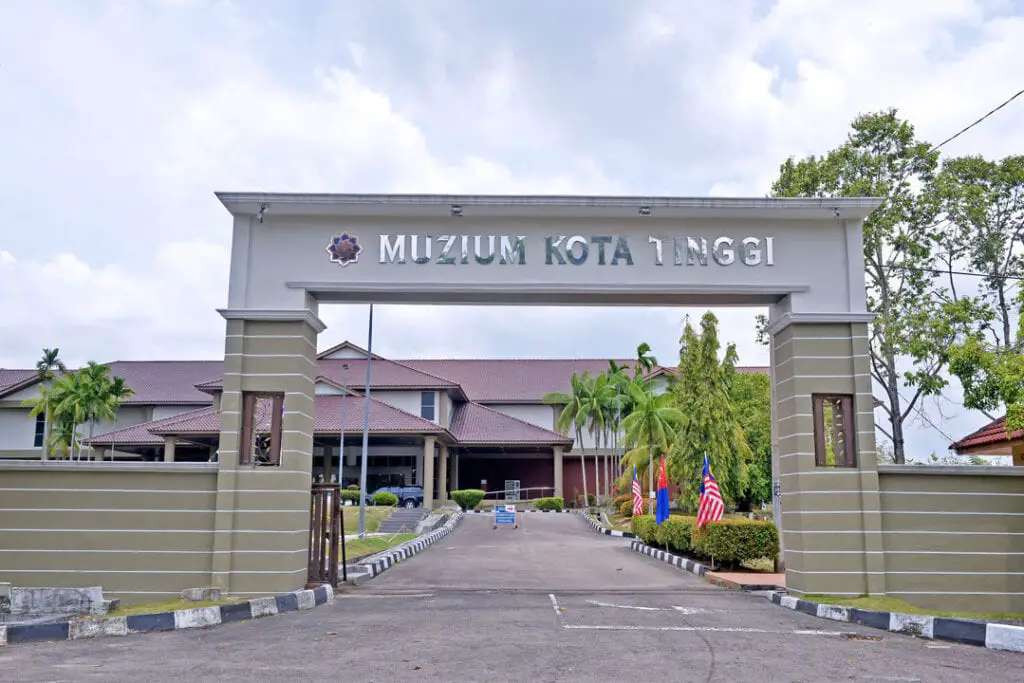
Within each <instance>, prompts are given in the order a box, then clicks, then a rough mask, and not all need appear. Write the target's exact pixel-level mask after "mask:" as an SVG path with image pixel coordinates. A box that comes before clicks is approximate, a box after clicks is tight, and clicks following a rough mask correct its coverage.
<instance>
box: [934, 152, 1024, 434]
mask: <svg viewBox="0 0 1024 683" xmlns="http://www.w3.org/2000/svg"><path fill="white" fill-rule="evenodd" d="M932 196H933V199H934V201H935V202H936V203H937V205H938V207H939V210H940V211H941V212H942V214H943V215H944V217H945V218H946V220H947V221H948V223H949V226H950V227H949V229H947V230H946V231H945V236H946V237H945V243H946V246H947V248H946V251H945V254H944V258H943V264H944V266H945V268H944V270H945V271H946V274H947V277H948V278H949V283H950V290H951V291H952V293H953V296H954V298H955V297H956V296H957V293H956V285H955V277H954V276H955V272H954V269H955V268H956V266H957V264H961V263H962V264H966V266H967V267H968V268H969V269H970V271H971V272H975V273H980V274H982V278H981V280H980V282H979V286H978V289H979V298H980V307H981V315H980V316H979V317H980V319H981V322H982V324H981V326H980V328H979V329H978V330H976V331H975V332H974V333H973V334H970V335H967V337H966V338H965V339H964V340H963V341H960V342H958V343H955V344H953V345H951V346H950V348H949V354H948V358H949V370H950V372H951V373H952V374H953V375H955V376H956V377H957V379H959V380H960V383H961V385H962V386H963V390H964V406H966V407H967V408H972V409H975V410H980V411H982V412H983V413H985V414H986V415H988V417H989V418H990V419H994V417H995V416H994V415H993V412H994V411H997V410H999V409H1000V408H1002V409H1004V410H1005V411H1006V423H1007V431H1013V430H1015V429H1024V328H1022V327H1021V325H1020V317H1021V313H1024V290H1022V289H1020V288H1019V286H1020V282H1021V279H1022V278H1024V156H1011V157H1006V158H1005V159H1003V160H1001V161H998V162H996V161H987V160H985V159H984V158H982V157H980V156H969V157H960V158H956V159H950V160H947V161H945V162H944V163H943V166H942V171H941V172H940V173H939V175H938V178H937V179H936V182H935V183H934V187H933V189H932ZM1014 287H1017V288H1018V290H1017V293H1016V295H1014V293H1013V291H1012V290H1013V288H1014ZM1014 328H1016V329H1014Z"/></svg>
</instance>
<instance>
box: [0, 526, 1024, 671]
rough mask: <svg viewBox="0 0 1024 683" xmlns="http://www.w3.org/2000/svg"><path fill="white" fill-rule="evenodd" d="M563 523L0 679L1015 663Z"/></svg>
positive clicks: (76, 645)
mask: <svg viewBox="0 0 1024 683" xmlns="http://www.w3.org/2000/svg"><path fill="white" fill-rule="evenodd" d="M627 545H628V542H626V541H624V540H623V539H616V538H611V537H607V536H602V535H598V534H595V533H593V532H592V531H591V530H590V528H589V527H588V526H587V525H586V523H585V522H584V521H583V520H581V519H580V518H578V517H576V516H575V515H553V514H547V515H542V514H528V515H525V517H524V521H523V524H522V526H521V527H520V528H519V529H517V530H512V529H508V528H505V527H503V528H500V529H497V530H494V529H492V528H491V523H490V518H489V517H488V516H485V515H469V516H467V517H466V518H465V519H464V520H463V521H462V523H461V524H460V526H459V528H458V529H457V530H456V531H455V532H454V533H452V534H449V535H448V536H447V537H445V538H444V539H443V540H442V541H440V542H439V543H437V544H436V545H434V546H432V547H431V548H430V549H428V550H427V551H425V552H424V553H422V554H420V555H417V556H416V557H414V558H412V559H410V560H408V561H407V562H406V563H403V564H400V565H398V566H396V567H393V568H392V569H390V570H389V571H387V572H385V573H384V574H383V575H381V576H380V577H378V578H377V579H374V580H373V581H370V582H368V583H366V584H365V585H363V586H360V587H357V588H349V589H347V590H346V591H344V592H343V593H342V594H340V595H339V596H338V599H337V601H336V602H335V604H334V605H332V606H329V607H328V606H325V607H319V608H317V609H315V610H311V611H309V612H302V613H289V614H284V615H279V616H276V617H268V618H264V619H260V620H257V621H250V622H244V623H238V624H230V625H225V626H220V627H217V628H214V629H210V630H208V631H202V630H196V631H179V632H173V633H161V634H150V635H138V636H129V637H127V638H109V639H104V640H95V641H75V642H63V643H46V644H31V645H28V644H27V645H17V646H11V647H8V648H6V649H4V650H0V681H91V680H96V681H100V680H102V681H132V682H133V683H135V682H137V681H139V680H145V681H181V680H188V681H190V682H192V681H261V682H262V681H289V682H290V683H294V681H296V680H316V681H319V680H341V681H359V682H364V681H377V682H385V681H530V682H531V683H533V682H536V681H616V682H622V681H666V682H668V681H672V682H673V683H675V682H678V681H757V682H761V681H809V682H810V681H813V682H814V683H820V682H823V681H942V682H947V681H948V682H956V681H972V682H973V681H979V680H984V681H987V682H989V683H996V682H1000V681H1019V680H1020V672H1021V671H1022V669H1024V657H1022V656H1021V655H1019V654H1013V653H1006V652H994V651H990V650H985V649H983V648H977V647H970V646H962V645H955V644H946V643H936V642H932V641H927V640H920V639H915V638H911V637H909V636H902V635H896V634H889V633H885V632H882V631H876V630H873V629H867V628H863V627H859V626H853V625H850V624H838V623H835V622H828V621H824V620H820V619H817V618H815V617H810V616H807V615H805V614H801V613H798V612H794V611H791V610H785V609H781V608H779V607H777V606H775V605H772V604H770V603H769V602H768V601H767V600H765V599H764V598H763V597H760V596H756V595H748V594H742V593H737V592H731V591H726V590H722V589H718V588H715V587H712V586H710V585H708V584H706V583H704V582H702V581H701V580H699V579H697V578H696V577H693V576H690V575H686V574H683V573H681V572H679V571H677V570H675V569H672V568H671V567H669V566H667V565H665V564H663V563H660V562H656V561H654V560H652V559H651V558H647V557H643V556H640V555H637V554H635V553H631V552H630V551H629V550H628V547H627Z"/></svg>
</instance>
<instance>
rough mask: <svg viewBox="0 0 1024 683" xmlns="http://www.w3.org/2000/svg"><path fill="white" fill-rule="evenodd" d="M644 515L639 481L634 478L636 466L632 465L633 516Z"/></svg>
mask: <svg viewBox="0 0 1024 683" xmlns="http://www.w3.org/2000/svg"><path fill="white" fill-rule="evenodd" d="M642 514H644V498H643V496H642V495H641V491H640V480H639V479H637V478H636V465H633V516H634V517H639V516H640V515H642Z"/></svg>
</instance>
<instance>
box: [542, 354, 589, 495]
mask: <svg viewBox="0 0 1024 683" xmlns="http://www.w3.org/2000/svg"><path fill="white" fill-rule="evenodd" d="M585 384H586V380H585V377H584V376H581V375H579V374H577V373H575V372H574V373H572V377H570V378H569V392H568V393H565V392H560V391H554V392H551V393H549V394H546V395H545V396H544V397H543V398H542V399H541V400H542V401H543V402H544V403H547V404H548V405H560V406H562V410H561V412H560V413H559V414H558V420H557V422H556V423H555V427H556V429H558V431H559V432H561V433H562V434H565V435H566V436H568V435H569V432H570V430H572V431H573V433H574V434H575V437H576V442H575V443H576V445H577V446H579V447H580V449H581V452H580V467H581V468H582V470H583V506H584V507H587V506H588V505H589V502H590V498H589V497H588V496H587V460H586V458H585V457H583V452H582V448H583V428H584V426H585V425H586V418H585V415H584V413H583V410H582V407H583V401H584V397H585V396H586V387H585Z"/></svg>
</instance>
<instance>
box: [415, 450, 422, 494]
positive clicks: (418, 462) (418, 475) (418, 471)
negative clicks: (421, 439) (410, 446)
mask: <svg viewBox="0 0 1024 683" xmlns="http://www.w3.org/2000/svg"><path fill="white" fill-rule="evenodd" d="M413 483H414V484H415V485H416V486H423V454H422V453H421V454H419V455H417V456H416V481H415V482H413Z"/></svg>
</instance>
